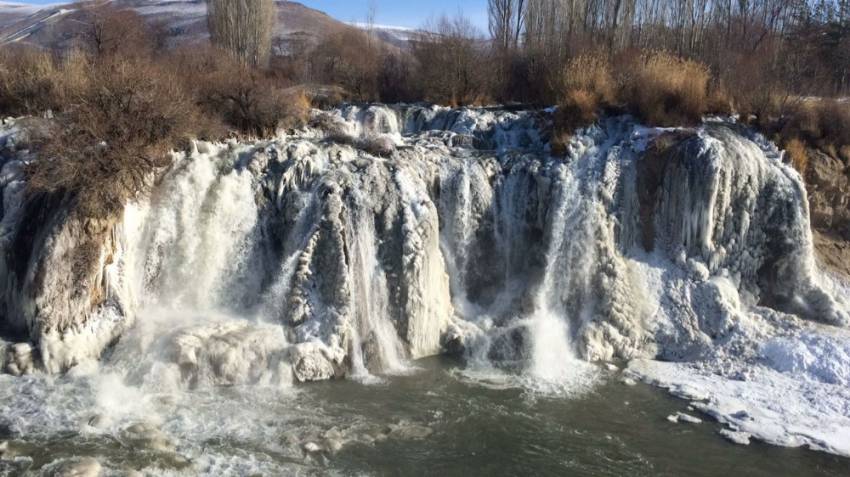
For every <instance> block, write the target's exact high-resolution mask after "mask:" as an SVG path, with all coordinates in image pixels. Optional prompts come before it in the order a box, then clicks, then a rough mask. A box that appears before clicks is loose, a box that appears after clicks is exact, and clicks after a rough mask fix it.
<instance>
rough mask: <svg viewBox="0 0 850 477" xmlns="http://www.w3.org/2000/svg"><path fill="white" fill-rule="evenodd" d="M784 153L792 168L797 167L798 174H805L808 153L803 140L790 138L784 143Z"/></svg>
mask: <svg viewBox="0 0 850 477" xmlns="http://www.w3.org/2000/svg"><path fill="white" fill-rule="evenodd" d="M785 153H786V154H787V157H788V159H789V162H790V163H791V165H792V166H794V169H797V172H799V173H800V175H803V176H805V174H806V169H807V168H808V165H809V153H808V151H807V150H806V145H805V144H804V143H803V141H801V140H799V139H797V138H794V139H791V140H790V141H788V142H787V143H786V144H785Z"/></svg>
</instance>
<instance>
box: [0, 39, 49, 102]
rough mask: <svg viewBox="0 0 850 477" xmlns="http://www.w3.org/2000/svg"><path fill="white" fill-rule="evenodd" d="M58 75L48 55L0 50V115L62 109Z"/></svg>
mask: <svg viewBox="0 0 850 477" xmlns="http://www.w3.org/2000/svg"><path fill="white" fill-rule="evenodd" d="M60 80H61V71H60V69H59V68H58V67H57V65H56V62H55V61H54V58H53V56H52V55H50V54H48V53H45V52H42V51H38V50H34V49H29V48H19V47H14V48H4V49H3V50H0V111H3V112H5V113H6V114H13V115H32V114H40V113H42V112H45V111H47V110H55V109H57V108H59V107H61V105H62V98H63V92H62V90H61V88H62V87H61V81H60Z"/></svg>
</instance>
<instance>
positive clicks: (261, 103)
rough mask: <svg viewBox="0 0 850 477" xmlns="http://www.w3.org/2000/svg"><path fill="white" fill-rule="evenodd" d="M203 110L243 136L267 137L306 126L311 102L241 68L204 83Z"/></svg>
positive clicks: (223, 73)
mask: <svg viewBox="0 0 850 477" xmlns="http://www.w3.org/2000/svg"><path fill="white" fill-rule="evenodd" d="M201 95H202V102H203V104H204V106H205V107H206V108H207V109H208V110H209V111H211V112H213V113H218V114H220V115H221V117H222V118H223V119H224V121H225V122H226V123H227V124H229V125H231V126H233V127H234V128H236V129H237V130H239V131H240V132H241V133H243V134H248V135H253V136H267V135H273V134H275V133H276V132H277V131H278V129H280V128H294V127H298V126H301V125H303V124H305V123H306V121H307V116H308V115H309V112H310V100H309V99H308V98H307V96H306V95H305V94H304V93H303V92H302V91H298V90H292V89H290V90H287V89H284V88H281V87H280V86H279V85H277V84H276V83H275V82H274V81H273V80H271V79H269V78H266V77H265V76H263V74H262V73H261V72H258V71H256V70H250V69H248V68H243V69H242V70H241V71H240V72H239V73H238V74H234V72H233V71H224V72H222V73H221V74H217V75H214V76H212V77H210V78H208V79H207V83H206V84H205V85H204V91H202V93H201Z"/></svg>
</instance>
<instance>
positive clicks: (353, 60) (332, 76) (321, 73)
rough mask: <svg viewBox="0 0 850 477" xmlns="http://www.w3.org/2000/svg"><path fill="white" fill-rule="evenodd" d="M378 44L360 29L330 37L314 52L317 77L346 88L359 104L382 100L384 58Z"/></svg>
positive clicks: (346, 30) (321, 80) (314, 69)
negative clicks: (379, 85)
mask: <svg viewBox="0 0 850 477" xmlns="http://www.w3.org/2000/svg"><path fill="white" fill-rule="evenodd" d="M376 42H377V40H376V39H375V38H372V37H370V36H369V35H368V34H366V33H364V32H363V31H361V30H358V29H356V28H344V29H342V30H340V31H339V32H337V33H334V34H332V35H330V36H328V37H327V38H326V39H325V40H324V41H323V42H322V43H320V44H319V45H318V46H317V47H316V49H315V50H314V51H313V52H311V56H312V57H313V61H312V63H313V77H314V78H315V79H317V80H318V81H320V82H322V83H326V84H335V85H339V86H342V87H343V88H344V89H346V90H347V91H348V92H349V93H350V94H351V95H352V96H353V97H354V98H355V99H357V100H359V101H372V100H375V99H378V81H379V78H378V76H379V71H380V66H381V54H380V51H379V49H378V47H377V43H376Z"/></svg>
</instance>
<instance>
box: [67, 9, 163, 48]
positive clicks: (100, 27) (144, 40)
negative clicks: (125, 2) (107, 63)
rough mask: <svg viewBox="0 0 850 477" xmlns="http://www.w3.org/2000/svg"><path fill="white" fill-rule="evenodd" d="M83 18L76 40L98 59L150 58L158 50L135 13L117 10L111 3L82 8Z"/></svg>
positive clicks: (153, 33)
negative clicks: (83, 25)
mask: <svg viewBox="0 0 850 477" xmlns="http://www.w3.org/2000/svg"><path fill="white" fill-rule="evenodd" d="M83 12H84V14H85V19H84V22H83V23H84V24H85V25H86V28H85V29H84V30H83V32H82V35H81V38H80V40H82V41H83V46H84V47H85V48H87V49H88V51H90V52H91V53H93V54H96V55H99V56H116V57H122V58H130V57H145V56H150V55H151V53H153V52H154V50H155V49H157V47H158V46H159V45H158V44H157V41H156V38H157V36H162V33H163V32H157V31H154V29H153V28H152V27H151V26H149V25H148V24H147V23H146V22H145V20H144V19H143V18H142V17H141V15H139V14H138V13H137V12H135V11H133V10H130V9H122V8H118V7H116V6H115V5H113V4H112V3H92V4H89V5H85V6H84V8H83Z"/></svg>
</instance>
